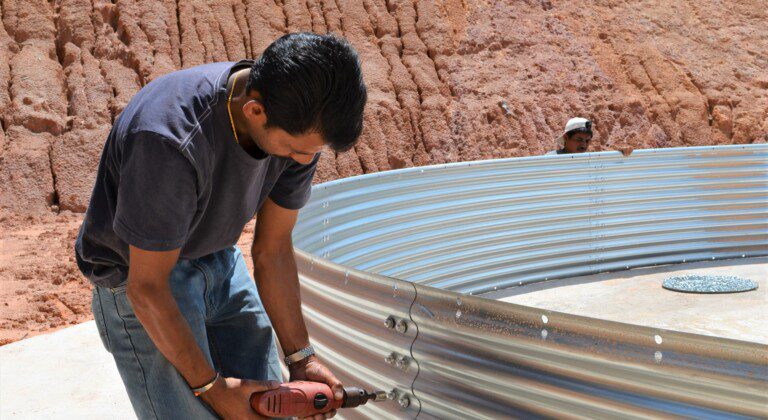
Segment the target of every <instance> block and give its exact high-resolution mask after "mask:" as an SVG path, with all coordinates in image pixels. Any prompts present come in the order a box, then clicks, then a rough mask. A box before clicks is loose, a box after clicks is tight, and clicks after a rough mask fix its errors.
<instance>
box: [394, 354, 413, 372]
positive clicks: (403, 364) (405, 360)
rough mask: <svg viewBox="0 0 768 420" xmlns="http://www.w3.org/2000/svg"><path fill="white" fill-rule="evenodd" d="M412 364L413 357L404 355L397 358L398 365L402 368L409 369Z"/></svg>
mask: <svg viewBox="0 0 768 420" xmlns="http://www.w3.org/2000/svg"><path fill="white" fill-rule="evenodd" d="M410 364H411V359H409V358H407V357H405V356H403V357H401V358H399V359H397V367H398V368H399V369H402V370H408V366H409V365H410Z"/></svg>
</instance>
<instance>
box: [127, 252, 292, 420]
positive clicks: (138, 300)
mask: <svg viewBox="0 0 768 420" xmlns="http://www.w3.org/2000/svg"><path fill="white" fill-rule="evenodd" d="M178 258H179V250H178V249H175V250H172V251H157V252H156V251H145V250H142V249H139V248H136V247H134V246H130V263H129V268H128V284H127V287H126V296H127V297H128V300H129V301H130V302H131V307H132V308H133V311H134V313H135V314H136V317H137V318H138V319H139V322H141V324H142V326H144V329H145V330H146V331H147V333H148V334H149V337H150V338H151V339H152V341H153V342H154V343H155V346H157V348H158V350H160V352H161V353H162V354H163V356H165V357H166V358H167V359H168V361H170V362H171V364H172V365H173V366H174V367H175V368H176V369H177V370H178V371H179V373H181V375H182V376H183V377H184V379H186V381H187V383H188V384H189V385H190V388H197V387H200V386H202V385H205V384H207V383H208V382H210V381H211V380H212V379H213V378H214V377H215V376H216V371H214V370H213V368H212V367H211V365H210V364H209V363H208V360H207V359H206V357H205V355H204V354H203V352H202V350H200V347H199V346H198V345H197V342H196V341H195V337H194V335H193V334H192V329H191V328H190V326H189V324H188V323H187V320H186V319H185V318H184V315H182V313H181V311H180V310H179V306H178V305H177V304H176V300H175V299H174V297H173V294H172V293H171V286H170V283H169V277H170V274H171V270H172V269H173V266H174V265H175V264H176V261H177V260H178ZM278 385H279V383H273V382H271V381H266V382H258V381H248V380H241V379H237V378H221V379H220V380H217V381H216V383H215V384H214V386H213V387H212V388H211V389H210V390H208V391H207V392H205V393H204V394H202V395H201V398H203V400H205V402H207V403H208V404H210V405H211V407H213V409H214V410H215V411H216V412H217V413H218V414H220V415H221V416H223V417H224V418H259V416H257V415H256V412H255V411H254V410H253V409H252V408H251V406H250V396H251V394H253V393H254V392H262V391H266V390H268V389H273V388H276V387H277V386H278Z"/></svg>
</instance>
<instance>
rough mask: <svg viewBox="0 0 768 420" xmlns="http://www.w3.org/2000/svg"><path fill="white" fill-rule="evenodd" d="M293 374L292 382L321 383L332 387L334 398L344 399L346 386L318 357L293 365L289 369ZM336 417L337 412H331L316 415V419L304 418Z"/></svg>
mask: <svg viewBox="0 0 768 420" xmlns="http://www.w3.org/2000/svg"><path fill="white" fill-rule="evenodd" d="M288 370H289V371H290V372H291V381H311V382H321V383H324V384H327V385H328V386H330V387H331V391H333V398H334V399H336V400H340V399H342V398H344V386H343V385H341V382H339V380H338V379H336V376H335V375H334V374H333V373H331V371H330V370H328V368H327V367H325V365H323V364H322V363H320V361H319V360H318V359H317V357H316V356H309V357H307V358H306V359H304V360H302V361H300V362H297V363H293V364H291V366H289V367H288ZM335 415H336V410H331V411H329V412H327V413H325V414H315V415H314V417H304V418H305V419H312V420H323V419H329V418H331V417H333V416H335Z"/></svg>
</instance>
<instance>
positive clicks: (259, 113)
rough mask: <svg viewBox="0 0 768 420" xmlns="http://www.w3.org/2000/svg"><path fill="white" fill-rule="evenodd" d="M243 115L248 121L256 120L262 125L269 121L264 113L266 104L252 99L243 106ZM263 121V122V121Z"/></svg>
mask: <svg viewBox="0 0 768 420" xmlns="http://www.w3.org/2000/svg"><path fill="white" fill-rule="evenodd" d="M243 115H245V116H246V117H247V118H248V119H251V120H254V119H255V120H256V122H258V123H259V124H260V125H263V124H264V123H265V122H266V121H267V114H266V112H265V111H264V104H262V103H261V101H259V100H258V99H251V100H250V101H248V102H246V103H245V105H243ZM262 120H263V121H262Z"/></svg>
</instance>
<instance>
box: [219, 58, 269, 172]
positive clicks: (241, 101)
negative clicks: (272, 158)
mask: <svg viewBox="0 0 768 420" xmlns="http://www.w3.org/2000/svg"><path fill="white" fill-rule="evenodd" d="M249 71H250V70H249V69H247V68H245V69H242V70H238V71H236V72H234V73H232V74H231V75H230V76H229V81H228V83H227V97H228V98H229V97H230V96H229V95H230V93H231V94H232V96H231V98H232V100H231V101H230V103H229V109H230V112H232V122H233V124H234V126H235V130H236V131H237V141H238V144H239V145H240V147H242V148H243V150H245V151H246V152H247V153H248V154H249V155H251V156H253V157H254V158H256V159H263V158H264V157H266V156H267V154H266V153H265V152H264V151H262V150H261V149H260V148H259V147H258V146H257V145H256V142H254V141H253V139H252V138H251V137H250V136H249V135H248V129H247V126H246V124H245V115H244V114H243V105H245V104H246V103H247V102H248V101H249V100H250V99H251V98H249V97H248V95H247V94H246V90H245V89H246V85H247V84H248V74H249ZM233 90H234V91H233Z"/></svg>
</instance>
